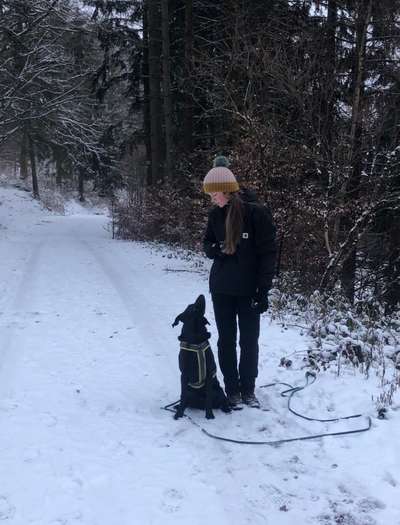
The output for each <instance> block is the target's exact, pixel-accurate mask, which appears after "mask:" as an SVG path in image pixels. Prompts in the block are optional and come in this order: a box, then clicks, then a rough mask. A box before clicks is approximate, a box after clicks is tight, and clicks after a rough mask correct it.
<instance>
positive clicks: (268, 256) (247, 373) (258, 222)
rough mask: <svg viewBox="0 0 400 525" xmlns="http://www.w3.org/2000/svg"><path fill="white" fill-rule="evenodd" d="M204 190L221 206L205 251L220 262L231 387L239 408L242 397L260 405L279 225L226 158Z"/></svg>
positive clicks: (218, 300) (223, 353)
mask: <svg viewBox="0 0 400 525" xmlns="http://www.w3.org/2000/svg"><path fill="white" fill-rule="evenodd" d="M203 189H204V191H205V192H206V193H208V194H209V195H210V196H211V200H212V202H213V203H214V204H215V205H216V206H215V207H214V208H213V209H212V210H211V212H210V213H209V217H208V224H207V230H206V234H205V237H204V250H205V253H206V255H207V257H209V258H210V259H213V261H214V262H213V264H212V267H211V272H210V292H211V295H212V301H213V307H214V315H215V321H216V323H217V329H218V359H219V365H220V368H221V371H222V374H223V377H224V382H225V391H226V394H227V396H228V399H229V402H230V404H231V406H232V407H233V408H239V407H238V405H239V404H240V403H241V402H242V401H243V402H244V403H246V404H247V405H250V406H252V407H256V408H259V407H260V404H259V402H258V399H257V398H256V396H255V393H254V388H255V380H256V377H257V374H258V338H259V334H260V314H261V313H263V312H265V311H266V310H267V308H268V292H269V289H270V288H271V284H272V279H273V276H274V271H275V259H276V245H275V231H276V230H275V226H274V224H273V222H272V217H271V213H270V212H269V210H268V208H266V207H265V206H262V205H260V204H258V203H257V202H256V199H254V198H252V196H251V195H250V194H249V192H242V193H240V194H239V184H238V182H237V180H236V178H235V176H234V174H233V173H232V172H231V170H229V169H228V160H227V159H226V157H217V158H216V159H215V161H214V167H213V169H211V170H210V171H209V172H208V173H207V175H206V177H205V179H204V182H203ZM238 325H239V346H240V358H239V366H238V359H237V354H236V339H237V326H238Z"/></svg>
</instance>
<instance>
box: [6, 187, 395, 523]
mask: <svg viewBox="0 0 400 525" xmlns="http://www.w3.org/2000/svg"><path fill="white" fill-rule="evenodd" d="M0 202H1V205H0V224H1V225H2V228H1V229H0V253H1V261H0V275H1V277H2V279H1V287H0V291H1V297H0V327H1V332H0V450H1V451H2V453H1V456H0V522H3V521H4V523H7V524H10V525H78V524H79V525H114V524H115V525H135V524H145V525H150V524H155V525H159V524H160V525H161V524H163V525H168V524H181V523H182V524H183V523H185V524H191V525H197V524H204V523H209V524H211V525H214V524H215V525H224V524H229V525H245V524H247V523H248V524H250V523H251V524H253V525H276V524H278V525H280V524H282V525H289V524H293V523H299V524H300V523H304V524H308V523H309V524H314V523H321V524H323V525H333V524H335V523H343V524H348V525H373V524H384V523H385V524H387V523H389V524H391V525H398V524H400V505H399V503H398V502H397V501H398V499H399V498H398V496H399V494H400V492H399V483H400V474H399V472H400V460H399V454H398V453H397V450H396V446H395V444H393V443H391V441H390V440H389V439H388V435H387V430H386V428H385V427H384V426H383V425H380V426H379V425H374V429H373V433H369V434H362V435H359V436H357V437H349V438H333V439H330V440H329V439H327V440H317V441H315V442H307V443H294V444H291V445H286V446H284V447H279V448H272V447H246V446H241V445H234V444H228V443H223V442H218V441H215V440H212V439H209V438H207V437H206V436H204V435H203V434H202V433H201V432H200V431H199V429H198V428H196V427H195V426H194V425H192V424H190V423H189V422H188V421H187V420H183V421H179V422H176V421H173V420H172V417H171V415H170V414H169V413H167V412H163V411H161V410H160V406H162V405H165V404H166V403H168V402H171V401H174V400H175V399H176V398H177V396H178V392H179V376H178V372H177V352H178V342H177V339H176V337H177V335H178V330H177V329H175V330H173V329H172V328H171V322H172V320H173V319H174V317H175V315H176V314H177V313H179V312H180V311H182V309H183V308H184V307H185V306H186V304H187V303H189V302H192V301H193V299H195V298H196V296H197V295H198V294H199V293H206V291H207V282H206V280H205V278H204V275H202V274H198V273H190V272H167V271H165V270H166V269H167V268H171V269H174V268H175V269H190V268H191V266H190V263H189V262H184V261H182V260H179V259H176V258H168V257H166V253H167V252H159V253H158V252H155V251H154V250H151V249H150V248H149V247H146V246H144V245H140V244H134V243H125V242H117V241H112V240H110V236H109V233H108V232H107V230H106V222H107V220H106V218H105V217H104V216H98V215H90V214H84V213H82V214H81V215H73V216H65V217H61V216H55V215H50V214H46V213H45V212H43V211H42V210H40V209H39V207H38V206H37V205H36V204H35V203H32V202H31V200H30V199H29V196H27V195H24V194H22V193H21V192H17V191H16V190H12V189H5V188H0ZM210 310H211V309H210V304H208V317H209V319H210V321H212V320H213V318H212V312H211V311H210ZM263 325H264V326H263V328H264V330H263V336H262V340H261V343H262V344H261V347H262V359H261V371H260V380H259V384H263V383H267V382H272V381H279V380H280V381H285V382H289V383H294V384H298V383H301V382H302V381H303V376H304V371H302V370H300V369H297V370H293V371H287V370H283V369H281V368H279V367H278V366H277V364H278V363H279V359H280V357H281V356H283V355H288V354H290V353H292V352H293V351H294V350H302V349H304V348H306V345H307V341H306V340H304V338H302V337H300V336H299V335H298V333H297V332H295V331H285V332H282V331H281V329H280V328H279V326H277V325H270V323H269V321H268V318H267V317H266V318H265V319H264V320H263ZM212 328H213V332H215V328H214V325H213V323H212ZM212 345H213V348H214V350H215V349H216V338H215V333H214V334H213V339H212ZM349 382H350V383H351V384H352V385H353V386H352V387H351V388H352V391H351V394H350V396H349V392H348V391H347V392H346V391H344V388H345V385H348V384H349ZM313 388H314V390H313V391H312V392H310V393H308V392H307V393H305V394H304V396H302V399H301V400H299V403H298V408H299V410H300V411H307V412H310V411H312V410H314V411H315V413H316V414H319V415H321V414H322V415H324V414H326V410H327V407H328V408H330V410H332V411H333V412H334V413H336V412H337V413H339V415H346V414H347V413H349V412H350V413H354V412H358V411H363V412H367V411H369V410H372V408H371V407H372V405H371V403H370V397H371V395H370V392H369V391H368V385H366V384H365V381H364V380H363V379H362V378H360V377H358V376H351V377H347V378H346V377H345V378H342V379H337V380H336V379H333V378H332V377H326V378H321V381H320V383H319V385H318V386H315V387H313ZM356 389H358V390H356ZM355 391H357V392H358V393H357V395H353V392H355ZM260 397H261V398H262V399H263V401H264V403H265V404H266V406H268V407H270V408H271V410H270V411H268V412H260V411H254V410H252V411H251V410H249V409H248V410H244V411H243V412H241V413H235V414H234V415H228V416H227V415H224V414H222V413H219V412H217V414H216V416H217V419H216V420H215V421H213V422H208V421H206V420H205V419H203V417H202V414H195V417H196V419H197V421H198V422H199V423H201V424H202V425H203V426H204V427H206V428H208V429H209V430H210V431H213V432H215V433H217V434H223V435H229V436H231V437H239V438H244V439H246V438H253V439H257V440H265V439H279V438H281V437H293V436H295V435H304V434H309V433H311V432H314V431H316V432H318V431H321V430H322V431H323V430H327V429H328V427H321V426H319V427H310V425H309V424H308V423H306V422H304V421H301V420H296V419H295V418H293V417H289V416H288V414H287V412H286V411H285V401H284V400H283V399H282V398H280V397H279V395H278V390H276V391H275V390H274V391H271V392H268V394H267V393H266V391H265V390H264V391H260ZM349 397H351V399H350V401H349ZM343 407H345V409H343ZM328 417H329V414H328ZM398 419H399V418H398V417H397V427H396V428H397V429H399V421H398ZM390 423H391V421H389V422H387V425H389V424H390ZM353 425H354V424H353ZM349 428H350V427H349ZM387 428H389V427H388V426H387ZM393 428H394V427H393ZM335 429H336V428H335ZM335 429H334V430H335ZM246 432H247V434H246ZM383 447H385V451H386V453H385V455H384V456H383V457H380V455H379V454H380V451H381V450H382V448H383ZM340 520H342V521H340Z"/></svg>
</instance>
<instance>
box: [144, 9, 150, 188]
mask: <svg viewBox="0 0 400 525" xmlns="http://www.w3.org/2000/svg"><path fill="white" fill-rule="evenodd" d="M147 1H148V0H147ZM147 12H148V7H147V2H146V3H145V8H144V9H143V66H142V74H143V92H144V105H143V106H144V107H143V128H144V143H145V147H146V161H147V170H146V179H145V180H146V182H147V183H148V184H151V126H150V86H149V26H148V17H147Z"/></svg>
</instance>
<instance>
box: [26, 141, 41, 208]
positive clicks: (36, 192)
mask: <svg viewBox="0 0 400 525" xmlns="http://www.w3.org/2000/svg"><path fill="white" fill-rule="evenodd" d="M28 142H29V158H30V161H31V174H32V193H33V197H34V198H35V199H39V198H40V195H39V184H38V178H37V171H36V157H35V143H34V142H33V139H32V137H31V135H29V141H28Z"/></svg>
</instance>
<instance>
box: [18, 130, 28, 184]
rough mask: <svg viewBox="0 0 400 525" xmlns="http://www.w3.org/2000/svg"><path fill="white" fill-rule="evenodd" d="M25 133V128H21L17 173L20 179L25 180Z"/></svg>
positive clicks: (26, 162)
mask: <svg viewBox="0 0 400 525" xmlns="http://www.w3.org/2000/svg"><path fill="white" fill-rule="evenodd" d="M27 142H28V140H27V134H26V131H25V129H23V130H22V135H21V147H20V155H19V168H20V172H19V175H20V177H21V179H23V180H26V179H27V178H28V144H27Z"/></svg>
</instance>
